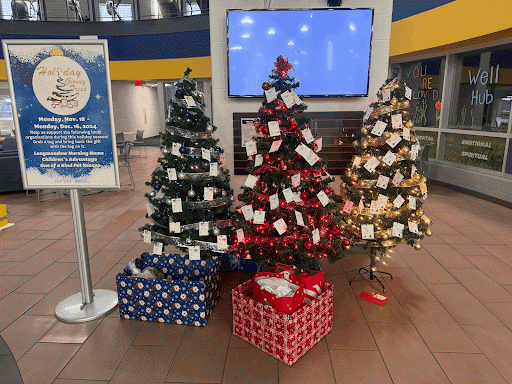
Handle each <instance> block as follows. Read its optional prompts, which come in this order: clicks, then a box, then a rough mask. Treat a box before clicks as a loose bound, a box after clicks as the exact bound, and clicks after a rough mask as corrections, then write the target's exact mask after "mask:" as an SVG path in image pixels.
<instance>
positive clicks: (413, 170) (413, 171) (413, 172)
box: [411, 164, 417, 177]
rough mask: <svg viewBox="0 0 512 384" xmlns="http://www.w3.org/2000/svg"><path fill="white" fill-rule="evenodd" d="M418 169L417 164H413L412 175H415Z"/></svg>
mask: <svg viewBox="0 0 512 384" xmlns="http://www.w3.org/2000/svg"><path fill="white" fill-rule="evenodd" d="M416 169H417V168H416V166H415V165H414V164H413V165H412V166H411V177H414V174H415V173H416Z"/></svg>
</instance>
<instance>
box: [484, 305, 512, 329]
mask: <svg viewBox="0 0 512 384" xmlns="http://www.w3.org/2000/svg"><path fill="white" fill-rule="evenodd" d="M485 306H486V307H487V308H488V309H489V311H491V312H492V313H493V314H494V316H496V317H497V318H498V319H500V320H501V321H502V322H503V324H505V325H506V326H507V327H508V328H509V329H510V330H512V305H510V303H485Z"/></svg>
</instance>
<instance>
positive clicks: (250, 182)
mask: <svg viewBox="0 0 512 384" xmlns="http://www.w3.org/2000/svg"><path fill="white" fill-rule="evenodd" d="M258 179H259V177H258V176H254V175H249V176H247V179H246V180H245V184H244V185H245V186H246V187H247V188H254V186H255V185H256V183H257V181H258Z"/></svg>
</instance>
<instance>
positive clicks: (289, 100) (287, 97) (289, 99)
mask: <svg viewBox="0 0 512 384" xmlns="http://www.w3.org/2000/svg"><path fill="white" fill-rule="evenodd" d="M281 99H283V101H284V103H285V104H286V108H291V107H293V105H294V104H295V100H294V98H293V96H292V95H291V93H290V92H289V91H286V92H283V93H281Z"/></svg>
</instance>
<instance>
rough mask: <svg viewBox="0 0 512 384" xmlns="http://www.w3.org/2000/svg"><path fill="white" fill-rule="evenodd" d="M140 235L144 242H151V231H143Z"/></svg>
mask: <svg viewBox="0 0 512 384" xmlns="http://www.w3.org/2000/svg"><path fill="white" fill-rule="evenodd" d="M142 235H143V236H142V237H143V239H144V242H145V243H146V244H151V231H144V232H143V233H142Z"/></svg>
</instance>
